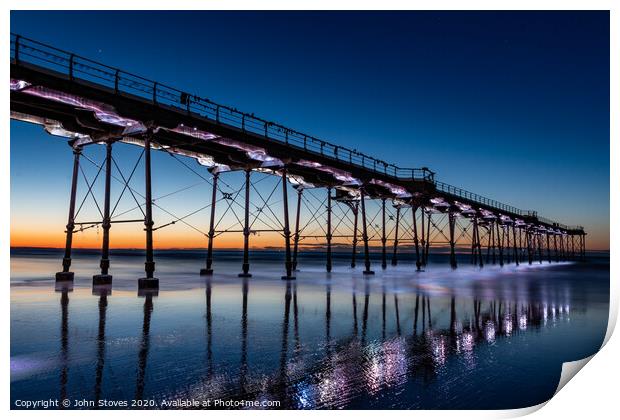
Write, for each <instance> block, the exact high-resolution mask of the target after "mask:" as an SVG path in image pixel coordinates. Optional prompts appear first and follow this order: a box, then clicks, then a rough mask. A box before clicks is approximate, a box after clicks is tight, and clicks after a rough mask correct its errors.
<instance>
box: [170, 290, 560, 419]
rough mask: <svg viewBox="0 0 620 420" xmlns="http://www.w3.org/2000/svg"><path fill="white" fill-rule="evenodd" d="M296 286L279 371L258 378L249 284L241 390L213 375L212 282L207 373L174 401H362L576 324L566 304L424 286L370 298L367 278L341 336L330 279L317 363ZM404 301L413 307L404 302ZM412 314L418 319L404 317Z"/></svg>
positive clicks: (355, 293) (288, 293)
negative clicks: (252, 359)
mask: <svg viewBox="0 0 620 420" xmlns="http://www.w3.org/2000/svg"><path fill="white" fill-rule="evenodd" d="M297 287H298V286H297V284H295V283H291V282H287V283H286V285H285V288H284V299H283V317H282V326H281V344H280V357H279V365H278V367H277V368H276V369H274V370H273V373H272V374H271V375H270V376H269V377H268V378H267V379H265V377H264V375H261V376H260V378H258V377H256V378H254V377H252V375H251V373H250V372H251V368H250V366H249V364H248V354H247V353H248V337H247V335H248V325H247V318H248V316H249V314H248V306H247V299H248V293H249V289H248V287H247V284H244V285H243V286H242V314H241V333H242V334H241V341H240V344H241V364H240V369H239V378H238V384H239V385H235V384H234V383H230V380H228V381H227V379H226V377H225V376H223V375H221V374H220V375H218V374H217V373H216V372H214V369H213V360H212V357H213V354H212V351H211V342H212V332H213V326H212V322H213V321H212V319H213V317H212V313H211V310H212V308H211V304H210V298H211V293H212V289H213V288H214V286H213V284H212V283H211V282H209V283H208V285H207V316H206V319H207V337H206V340H207V347H208V351H207V354H208V363H209V364H208V366H209V368H208V370H207V372H208V373H207V375H206V377H205V378H204V379H203V382H202V383H201V384H193V385H191V386H189V387H188V388H187V389H186V390H185V391H182V392H181V393H179V394H178V395H176V397H177V398H197V399H206V398H226V399H232V400H235V399H238V400H259V401H264V400H279V401H281V404H282V407H291V408H316V407H338V406H346V405H347V404H348V403H349V402H351V401H352V400H353V399H354V398H356V397H358V396H361V395H366V394H369V395H373V394H376V393H378V392H379V391H380V390H383V389H386V388H392V387H397V386H399V385H402V384H404V383H405V382H407V381H409V380H412V379H414V378H420V379H421V380H422V381H424V382H429V381H432V380H433V379H434V378H435V377H436V375H437V374H438V371H440V370H441V368H442V367H443V366H444V365H445V364H446V363H449V361H450V359H453V358H456V359H460V360H461V361H463V362H464V363H465V364H466V365H467V366H470V367H471V368H475V366H476V354H475V353H476V349H477V348H479V347H482V346H486V345H490V344H493V343H495V342H497V341H500V340H503V339H505V338H506V337H511V336H514V335H517V334H522V333H524V332H526V331H527V330H532V329H536V330H538V329H541V328H544V327H546V326H548V324H549V323H555V322H560V321H562V322H567V321H569V320H570V317H569V315H570V310H571V308H570V306H569V304H568V303H567V302H566V303H564V302H562V303H561V304H558V303H551V302H546V301H542V300H537V301H536V302H534V303H533V302H520V301H517V300H507V299H485V300H483V299H478V298H475V297H473V298H468V299H464V298H457V297H456V296H451V297H448V298H445V297H433V296H431V295H429V294H426V293H422V292H421V291H419V290H418V291H417V293H413V294H398V293H389V292H387V291H386V289H385V288H383V289H382V291H381V293H376V292H374V291H373V292H371V287H370V285H369V282H368V281H365V282H364V285H363V289H362V290H363V291H362V292H361V293H362V296H359V295H360V290H359V285H358V284H355V283H354V285H353V288H352V292H351V305H352V308H351V316H352V321H353V325H352V327H351V330H350V334H348V335H346V334H345V335H344V336H343V335H340V336H339V337H334V333H333V325H332V322H333V314H332V304H333V302H332V299H333V297H332V293H333V291H332V285H331V284H330V283H329V282H328V283H327V284H326V285H325V312H324V338H323V340H322V341H323V343H320V342H316V343H314V342H313V343H310V344H309V346H311V347H312V349H313V350H314V349H321V348H322V349H323V351H322V357H320V358H319V359H316V358H313V357H309V356H308V355H304V354H302V343H301V340H300V333H299V328H300V326H299V319H298V313H299V305H298V296H297ZM375 299H377V300H379V301H380V305H377V306H378V308H377V306H374V307H373V306H372V305H371V302H372V301H373V300H375ZM390 300H392V302H393V304H392V305H391V307H389V305H388V302H390ZM403 302H405V303H409V304H410V305H403V304H402V303H403ZM445 302H448V305H445ZM291 306H292V308H291ZM405 308H407V309H405ZM291 309H292V311H291ZM373 310H380V314H379V315H380V316H379V318H380V320H381V321H380V325H372V324H371V320H372V319H373V317H372V316H371V312H372V311H373ZM405 310H408V311H411V313H410V314H405V313H404V312H403V311H405ZM390 311H393V313H392V314H390V313H389V312H390ZM291 312H292V314H293V322H292V324H293V327H292V328H293V340H292V342H291V331H290V329H291ZM360 312H361V317H360ZM445 313H449V316H448V319H447V320H444V319H442V318H443V314H445ZM434 314H436V315H434ZM409 317H410V318H411V319H412V320H413V321H412V323H411V324H409V325H405V324H404V323H403V322H402V320H403V319H408V318H409ZM390 318H391V321H388V319H390ZM446 321H447V322H446ZM390 323H392V324H393V325H389V324H390ZM291 346H293V350H292V351H291ZM319 353H321V352H319Z"/></svg>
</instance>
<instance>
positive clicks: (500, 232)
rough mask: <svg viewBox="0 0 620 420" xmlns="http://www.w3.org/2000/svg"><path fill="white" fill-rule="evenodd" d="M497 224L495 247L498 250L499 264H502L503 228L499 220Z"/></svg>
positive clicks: (501, 265)
mask: <svg viewBox="0 0 620 420" xmlns="http://www.w3.org/2000/svg"><path fill="white" fill-rule="evenodd" d="M496 226H497V249H498V250H499V266H500V267H503V266H504V228H503V225H502V224H501V223H499V222H497V224H496Z"/></svg>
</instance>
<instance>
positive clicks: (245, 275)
mask: <svg viewBox="0 0 620 420" xmlns="http://www.w3.org/2000/svg"><path fill="white" fill-rule="evenodd" d="M239 277H252V274H250V273H239Z"/></svg>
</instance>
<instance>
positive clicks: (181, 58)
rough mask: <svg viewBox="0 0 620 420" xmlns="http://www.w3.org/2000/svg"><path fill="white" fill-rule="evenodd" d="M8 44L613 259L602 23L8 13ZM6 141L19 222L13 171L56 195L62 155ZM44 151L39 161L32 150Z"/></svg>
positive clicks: (23, 184)
mask: <svg viewBox="0 0 620 420" xmlns="http://www.w3.org/2000/svg"><path fill="white" fill-rule="evenodd" d="M11 31H12V32H17V33H19V34H21V35H24V36H27V37H31V38H34V39H37V40H40V41H43V42H47V43H50V44H52V45H54V46H57V47H59V48H62V49H65V50H69V51H73V52H76V53H78V54H80V55H83V56H86V57H89V58H93V59H96V60H99V61H101V62H103V63H106V64H109V65H112V66H117V67H120V68H123V69H125V70H127V71H130V72H134V73H137V74H140V75H143V76H145V77H147V78H151V79H155V80H158V81H160V82H162V83H166V84H169V85H172V86H176V87H179V88H182V89H184V90H187V91H191V92H195V93H197V94H200V95H202V96H206V97H208V98H210V99H213V100H215V101H219V102H223V103H226V104H230V105H233V106H235V107H236V108H238V109H241V110H245V111H248V112H254V113H255V114H256V115H259V116H263V117H265V118H266V119H268V120H272V121H278V122H280V123H282V124H284V125H288V126H290V127H292V128H296V129H299V130H301V131H305V132H308V133H311V134H313V135H315V136H317V137H322V138H325V139H328V140H330V141H333V142H335V143H338V144H342V145H345V146H350V147H353V148H356V149H358V150H361V151H365V152H366V153H368V154H371V155H375V156H378V157H380V158H382V159H384V160H386V161H388V162H393V163H395V164H397V165H399V166H404V167H407V166H416V167H419V166H428V167H430V168H431V169H433V170H435V171H436V172H437V178H438V179H439V180H442V181H445V182H448V183H451V184H454V185H458V186H461V187H463V188H466V189H469V190H471V191H474V192H477V193H479V194H482V195H486V196H488V197H491V198H494V199H498V200H500V201H503V202H506V203H508V204H513V205H515V206H517V207H520V208H523V209H536V210H538V211H539V213H540V214H542V215H545V216H547V217H550V218H554V219H557V220H559V221H561V222H565V223H568V224H582V225H584V226H586V229H587V230H588V231H589V232H590V234H591V236H590V238H589V240H590V244H591V245H592V246H593V247H596V248H607V247H608V242H609V14H608V13H607V12H389V13H384V12H372V13H362V12H356V13H351V12H328V13H321V12H316V13H315V12H299V13H297V12H295V13H289V12H252V13H240V12H208V11H205V12H170V11H166V12H12V13H11ZM11 130H12V131H11V147H12V150H11V159H12V182H13V189H12V210H13V211H14V212H15V211H24V212H27V209H28V208H30V207H31V206H32V205H34V203H33V201H32V200H33V199H32V198H29V196H28V195H26V194H22V193H20V192H19V191H24V190H26V191H27V190H28V188H29V187H33V186H34V185H35V182H36V181H38V180H37V177H36V176H33V175H32V174H30V175H29V174H28V173H27V172H28V171H25V170H23V169H24V168H25V167H27V165H32V166H36V167H37V168H38V169H39V170H40V171H44V172H45V173H46V174H49V175H46V176H50V177H54V176H55V177H57V178H58V184H59V185H63V186H64V188H65V189H66V188H67V186H66V184H65V180H66V177H67V176H68V174H65V172H68V171H64V170H63V171H58V162H59V161H62V162H63V163H64V161H65V160H69V159H70V156H69V154H68V153H67V150H66V149H65V148H63V147H62V146H61V142H52V141H51V140H50V139H49V136H47V135H46V134H45V133H43V131H42V130H38V129H36V130H35V129H33V128H31V127H29V126H27V125H25V124H23V123H16V122H13V123H12V124H11ZM42 142H46V143H47V144H46V145H45V146H43V143H42ZM39 146H40V147H46V149H47V150H46V153H45V156H46V157H47V159H42V158H41V156H40V155H39V156H35V155H32V154H30V153H28V152H30V151H31V150H32V148H33V147H39ZM50 157H52V158H51V159H50ZM16 171H19V176H17V177H16V176H14V175H15V174H16ZM49 182H51V183H54V182H55V181H54V179H53V178H50V179H49ZM61 191H64V190H61ZM65 195H66V194H61V195H59V196H58V198H57V201H58V203H57V205H58V208H59V209H63V211H65V210H64V206H66V197H65ZM50 205H52V206H53V205H54V204H53V203H51V204H50ZM595 243H596V244H597V246H594V244H595Z"/></svg>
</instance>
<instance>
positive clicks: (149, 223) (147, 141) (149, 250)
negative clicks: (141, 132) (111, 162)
mask: <svg viewBox="0 0 620 420" xmlns="http://www.w3.org/2000/svg"><path fill="white" fill-rule="evenodd" d="M152 139H153V130H152V129H149V130H148V133H147V135H146V137H145V138H144V181H145V182H144V184H145V185H144V187H145V188H144V189H145V194H144V196H145V211H144V230H145V232H146V262H145V263H144V271H145V272H146V277H142V278H140V279H138V292H139V291H140V289H159V279H157V278H155V277H153V273H155V261H154V259H153V198H152V194H151V140H152Z"/></svg>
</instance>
